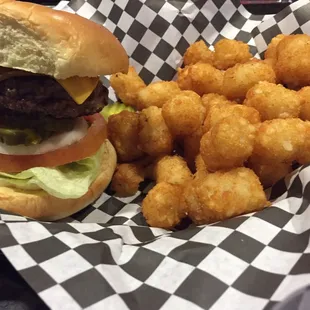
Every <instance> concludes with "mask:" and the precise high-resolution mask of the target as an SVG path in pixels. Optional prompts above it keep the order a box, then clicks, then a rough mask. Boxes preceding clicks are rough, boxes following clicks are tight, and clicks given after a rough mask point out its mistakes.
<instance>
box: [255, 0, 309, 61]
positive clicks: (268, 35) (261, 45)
mask: <svg viewBox="0 0 310 310" xmlns="http://www.w3.org/2000/svg"><path fill="white" fill-rule="evenodd" d="M309 14H310V1H309V0H299V1H297V2H295V3H293V4H291V5H290V6H288V7H286V8H285V9H284V10H282V11H281V12H280V13H278V14H276V15H275V16H273V17H271V18H269V19H268V20H266V21H264V22H263V23H261V24H260V25H258V26H257V27H255V28H254V29H253V31H252V36H253V38H254V41H255V46H256V48H257V51H258V53H259V55H260V57H261V58H263V57H264V52H265V50H266V48H267V45H268V44H269V43H270V41H271V39H272V38H273V37H275V36H276V35H278V34H281V33H283V34H297V33H307V34H310V21H309Z"/></svg>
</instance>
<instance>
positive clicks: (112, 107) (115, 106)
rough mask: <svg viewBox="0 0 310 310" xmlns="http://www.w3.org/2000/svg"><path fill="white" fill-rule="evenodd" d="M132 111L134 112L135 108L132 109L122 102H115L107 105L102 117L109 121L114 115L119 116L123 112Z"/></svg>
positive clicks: (102, 111)
mask: <svg viewBox="0 0 310 310" xmlns="http://www.w3.org/2000/svg"><path fill="white" fill-rule="evenodd" d="M125 110H126V111H130V112H134V111H135V110H134V108H132V107H130V106H126V105H125V104H123V103H120V102H114V103H110V104H108V105H106V106H105V107H104V108H103V109H102V110H101V112H100V113H101V115H102V116H103V117H104V118H105V120H106V121H107V120H108V119H109V116H111V115H114V114H118V113H120V112H122V111H125Z"/></svg>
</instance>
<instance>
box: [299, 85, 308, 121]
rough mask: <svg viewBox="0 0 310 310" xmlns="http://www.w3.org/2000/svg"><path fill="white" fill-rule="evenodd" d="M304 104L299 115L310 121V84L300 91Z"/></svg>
mask: <svg viewBox="0 0 310 310" xmlns="http://www.w3.org/2000/svg"><path fill="white" fill-rule="evenodd" d="M298 95H299V96H300V97H301V100H302V105H301V109H300V115H299V117H300V118H301V119H302V120H304V121H310V86H305V87H303V88H302V89H300V90H299V91H298Z"/></svg>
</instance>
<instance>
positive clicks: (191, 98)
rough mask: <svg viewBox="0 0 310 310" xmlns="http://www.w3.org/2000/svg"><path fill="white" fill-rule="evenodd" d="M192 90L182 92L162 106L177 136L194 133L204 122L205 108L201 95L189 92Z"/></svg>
mask: <svg viewBox="0 0 310 310" xmlns="http://www.w3.org/2000/svg"><path fill="white" fill-rule="evenodd" d="M189 92H190V91H185V94H183V92H181V93H180V94H178V95H176V96H175V97H173V98H172V99H170V100H169V101H168V102H166V103H165V104H164V105H163V107H162V115H163V118H164V120H165V122H166V124H167V126H168V128H169V130H170V132H171V133H172V134H173V135H175V136H188V135H191V134H192V133H194V132H195V131H196V130H197V129H198V128H199V127H200V126H201V125H202V123H203V121H204V118H205V108H204V106H203V105H202V103H201V99H200V97H199V96H198V97H196V94H195V93H194V92H191V93H193V95H190V94H189Z"/></svg>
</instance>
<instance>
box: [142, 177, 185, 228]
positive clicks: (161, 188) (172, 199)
mask: <svg viewBox="0 0 310 310" xmlns="http://www.w3.org/2000/svg"><path fill="white" fill-rule="evenodd" d="M181 196H182V186H180V185H176V184H170V183H167V182H161V183H158V184H156V185H155V186H154V187H153V188H152V189H151V190H150V191H149V192H148V194H147V196H146V197H145V199H144V200H143V202H142V214H143V216H144V217H145V219H146V221H147V223H148V224H149V225H150V226H152V227H159V228H165V229H171V228H173V227H175V226H176V225H177V224H179V223H180V221H181V220H182V218H184V217H185V216H186V214H185V212H184V210H183V208H182V207H181V203H180V202H181Z"/></svg>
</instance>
